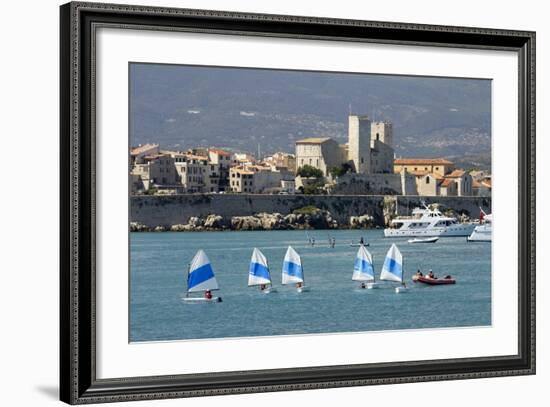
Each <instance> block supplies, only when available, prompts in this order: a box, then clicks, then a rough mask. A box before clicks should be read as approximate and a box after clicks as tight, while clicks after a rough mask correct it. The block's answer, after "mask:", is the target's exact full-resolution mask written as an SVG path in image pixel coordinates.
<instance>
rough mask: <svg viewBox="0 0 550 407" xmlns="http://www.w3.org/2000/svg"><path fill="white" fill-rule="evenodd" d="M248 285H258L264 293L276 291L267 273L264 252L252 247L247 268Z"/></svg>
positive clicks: (267, 268)
mask: <svg viewBox="0 0 550 407" xmlns="http://www.w3.org/2000/svg"><path fill="white" fill-rule="evenodd" d="M248 286H249V287H256V286H259V287H260V291H261V292H262V293H264V294H269V293H274V292H277V290H276V289H275V288H273V287H272V286H271V274H270V273H269V266H268V264H267V259H266V257H265V256H264V254H263V253H262V252H261V251H260V250H259V249H256V248H254V251H253V252H252V258H251V259H250V267H249V268H248Z"/></svg>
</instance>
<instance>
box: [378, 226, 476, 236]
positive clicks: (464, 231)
mask: <svg viewBox="0 0 550 407" xmlns="http://www.w3.org/2000/svg"><path fill="white" fill-rule="evenodd" d="M474 228H475V225H469V224H461V225H457V226H456V227H455V226H453V227H444V228H438V227H435V228H425V229H422V230H414V229H408V228H406V229H384V236H385V237H411V236H412V237H434V236H437V237H448V236H470V235H471V234H472V232H473V231H474Z"/></svg>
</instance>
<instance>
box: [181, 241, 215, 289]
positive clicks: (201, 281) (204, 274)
mask: <svg viewBox="0 0 550 407" xmlns="http://www.w3.org/2000/svg"><path fill="white" fill-rule="evenodd" d="M217 289H218V282H217V281H216V277H215V276H214V270H213V269H212V265H211V264H210V260H208V257H207V256H206V253H205V252H204V251H203V250H199V251H198V252H197V254H195V257H193V260H192V261H191V265H190V267H189V274H188V275H187V292H190V293H192V292H197V291H206V290H217Z"/></svg>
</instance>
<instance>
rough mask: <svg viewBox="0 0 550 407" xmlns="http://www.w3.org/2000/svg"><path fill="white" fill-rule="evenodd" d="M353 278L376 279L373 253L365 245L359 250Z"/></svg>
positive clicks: (357, 279) (356, 279) (359, 279)
mask: <svg viewBox="0 0 550 407" xmlns="http://www.w3.org/2000/svg"><path fill="white" fill-rule="evenodd" d="M351 279H352V280H353V281H374V266H373V263H372V255H371V254H370V253H369V251H368V250H367V249H366V248H365V246H363V245H361V246H360V247H359V250H358V251H357V257H356V258H355V265H354V266H353V275H352V277H351Z"/></svg>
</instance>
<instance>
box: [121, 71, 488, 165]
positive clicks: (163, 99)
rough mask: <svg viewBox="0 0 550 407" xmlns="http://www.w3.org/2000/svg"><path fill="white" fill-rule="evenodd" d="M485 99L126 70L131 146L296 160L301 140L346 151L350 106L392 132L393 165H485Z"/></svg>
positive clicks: (239, 75)
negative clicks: (396, 159)
mask: <svg viewBox="0 0 550 407" xmlns="http://www.w3.org/2000/svg"><path fill="white" fill-rule="evenodd" d="M490 89H491V84H490V81H488V80H464V79H442V78H421V77H397V76H393V77H392V76H381V75H364V74H361V75H356V74H327V73H314V72H296V71H272V70H254V69H231V68H229V69H228V68H202V67H186V66H170V65H164V66H161V65H143V64H139V65H132V67H131V95H130V103H131V105H130V106H131V140H130V142H131V144H133V145H135V144H139V143H145V142H157V143H161V144H162V145H164V146H167V147H176V148H188V147H192V146H213V145H215V146H221V147H229V148H235V149H241V150H248V151H256V150H257V146H258V143H259V144H260V145H261V149H262V151H263V152H266V153H267V152H274V151H277V150H285V151H293V150H294V141H295V140H296V139H300V138H302V137H306V136H321V135H323V136H329V137H333V138H335V139H337V140H339V141H340V142H345V140H346V138H347V115H348V112H349V109H350V105H351V108H352V111H353V112H354V113H360V114H368V115H369V116H372V117H374V118H375V119H376V120H381V119H388V120H391V121H392V122H393V123H394V133H395V144H396V146H395V147H396V151H397V154H398V155H401V156H430V157H433V156H455V157H461V156H465V155H471V156H476V157H482V158H483V157H484V158H483V159H484V160H485V161H487V159H489V160H490V146H491V142H490V126H491V123H490V120H491V113H490V105H491V104H490V100H491V93H490V92H491V91H490ZM482 161H483V160H482Z"/></svg>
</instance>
